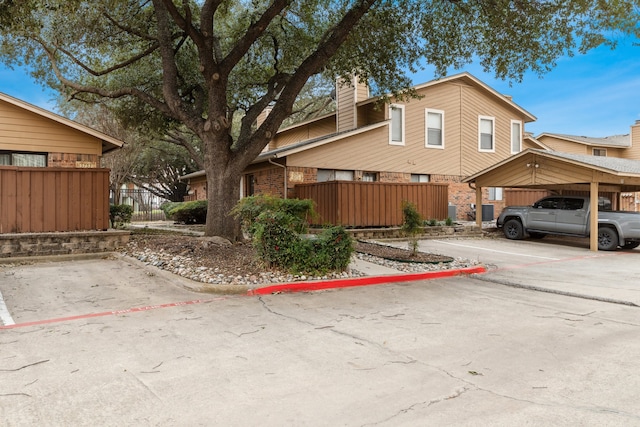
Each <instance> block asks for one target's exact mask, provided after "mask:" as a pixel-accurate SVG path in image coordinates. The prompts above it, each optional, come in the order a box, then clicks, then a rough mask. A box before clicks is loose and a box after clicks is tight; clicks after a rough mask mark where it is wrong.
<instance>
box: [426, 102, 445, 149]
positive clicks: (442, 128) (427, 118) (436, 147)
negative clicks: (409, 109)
mask: <svg viewBox="0 0 640 427" xmlns="http://www.w3.org/2000/svg"><path fill="white" fill-rule="evenodd" d="M429 113H433V114H440V145H433V144H429ZM424 146H425V148H435V149H436V150H444V111H443V110H436V109H435V108H425V110H424Z"/></svg>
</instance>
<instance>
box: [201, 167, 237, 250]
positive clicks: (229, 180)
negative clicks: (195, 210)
mask: <svg viewBox="0 0 640 427" xmlns="http://www.w3.org/2000/svg"><path fill="white" fill-rule="evenodd" d="M205 163H206V164H207V166H209V165H210V162H207V161H205ZM236 169H237V170H236ZM205 171H206V174H207V225H206V228H205V233H204V234H205V235H206V236H220V237H224V238H225V239H229V240H230V241H231V242H236V241H242V233H241V230H240V222H239V221H238V220H236V219H235V218H234V217H233V216H231V215H229V212H230V211H231V209H233V207H234V206H235V205H236V204H237V203H238V201H239V200H240V178H241V176H242V170H241V169H240V168H238V167H235V168H234V167H233V166H227V167H226V168H224V166H223V168H221V167H213V168H212V167H207V168H206V169H205Z"/></svg>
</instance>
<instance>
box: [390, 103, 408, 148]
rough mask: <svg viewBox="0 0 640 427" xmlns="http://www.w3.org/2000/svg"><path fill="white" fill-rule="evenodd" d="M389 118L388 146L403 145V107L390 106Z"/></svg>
mask: <svg viewBox="0 0 640 427" xmlns="http://www.w3.org/2000/svg"><path fill="white" fill-rule="evenodd" d="M389 116H390V117H391V125H390V126H389V144H391V145H404V105H396V104H394V105H391V107H389Z"/></svg>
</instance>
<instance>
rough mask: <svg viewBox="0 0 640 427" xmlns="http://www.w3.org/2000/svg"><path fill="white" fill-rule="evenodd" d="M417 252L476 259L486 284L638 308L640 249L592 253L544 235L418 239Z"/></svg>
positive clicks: (585, 245) (577, 242)
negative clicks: (483, 270)
mask: <svg viewBox="0 0 640 427" xmlns="http://www.w3.org/2000/svg"><path fill="white" fill-rule="evenodd" d="M398 245H399V246H401V245H402V244H398ZM420 250H421V251H425V252H432V253H438V254H447V255H450V256H459V257H463V258H468V259H473V260H479V261H480V262H482V263H484V264H485V265H486V266H487V267H488V269H489V271H488V273H487V274H485V275H483V276H482V277H478V278H479V279H481V280H486V281H488V282H492V283H496V284H497V283H502V284H505V285H511V286H522V287H526V288H528V289H539V290H544V291H547V292H555V293H558V294H564V295H573V296H580V297H584V298H594V299H598V300H601V301H612V302H618V303H624V304H632V305H638V306H640V248H638V249H633V250H628V251H622V250H620V251H615V252H604V251H598V252H591V251H589V242H588V240H587V239H580V238H567V237H553V236H548V237H545V238H544V239H542V240H533V239H529V240H507V239H504V238H500V237H498V238H493V239H464V240H462V239H461V240H456V239H450V240H445V239H443V240H422V241H420Z"/></svg>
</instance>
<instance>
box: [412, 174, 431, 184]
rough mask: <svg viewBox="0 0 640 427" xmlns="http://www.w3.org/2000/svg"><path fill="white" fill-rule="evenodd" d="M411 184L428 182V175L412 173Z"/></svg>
mask: <svg viewBox="0 0 640 427" xmlns="http://www.w3.org/2000/svg"><path fill="white" fill-rule="evenodd" d="M411 182H429V175H425V174H417V173H412V174H411Z"/></svg>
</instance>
